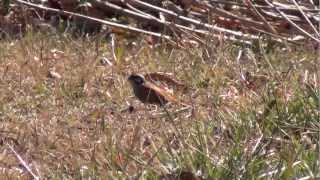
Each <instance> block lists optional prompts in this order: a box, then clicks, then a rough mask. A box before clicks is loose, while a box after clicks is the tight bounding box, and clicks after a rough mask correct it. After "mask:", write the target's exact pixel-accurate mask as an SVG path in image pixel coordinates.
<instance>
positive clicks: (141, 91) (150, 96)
mask: <svg viewBox="0 0 320 180" xmlns="http://www.w3.org/2000/svg"><path fill="white" fill-rule="evenodd" d="M128 81H129V82H130V84H131V86H132V89H133V92H134V94H135V96H136V97H137V98H138V99H139V100H140V101H141V102H143V103H149V104H158V105H160V106H163V105H165V104H166V103H168V102H177V100H176V98H174V97H173V96H171V95H170V94H169V93H167V92H166V91H165V90H163V89H161V88H159V87H158V86H156V85H155V84H153V83H151V82H149V81H146V80H145V78H144V77H143V76H142V75H138V74H132V75H130V76H129V78H128Z"/></svg>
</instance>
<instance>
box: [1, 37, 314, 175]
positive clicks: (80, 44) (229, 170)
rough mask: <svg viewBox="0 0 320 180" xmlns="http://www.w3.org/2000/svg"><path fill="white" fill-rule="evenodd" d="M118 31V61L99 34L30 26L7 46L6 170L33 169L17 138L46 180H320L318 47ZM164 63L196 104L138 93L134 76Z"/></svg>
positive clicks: (3, 56)
mask: <svg viewBox="0 0 320 180" xmlns="http://www.w3.org/2000/svg"><path fill="white" fill-rule="evenodd" d="M117 38H118V39H117V40H116V43H117V45H116V54H115V55H116V57H117V59H116V60H114V59H113V54H112V48H111V44H110V40H109V39H103V38H100V37H90V38H82V39H75V38H72V37H69V36H68V35H50V34H39V33H34V32H30V33H28V35H26V36H25V37H24V38H22V39H19V40H16V39H12V40H2V41H1V42H0V78H1V81H0V121H1V125H0V133H1V136H0V137H1V141H0V142H1V146H0V152H1V156H0V168H1V175H2V177H5V178H7V179H12V178H28V177H30V173H28V171H27V170H26V169H25V167H23V166H24V165H23V164H22V162H21V160H19V159H18V157H17V155H15V154H14V153H13V151H12V150H10V148H9V145H10V146H12V147H13V149H14V150H15V151H16V152H17V154H19V156H21V158H22V159H23V160H24V161H25V162H26V163H27V165H28V166H29V167H30V168H31V170H32V172H33V173H34V174H36V176H39V177H41V178H46V179H47V178H48V179H49V178H53V179H57V178H59V179H60V178H66V179H89V178H94V179H96V178H97V179H98V178H102V177H107V178H108V179H114V178H116V179H123V178H129V179H131V178H137V179H161V178H171V179H175V178H178V177H180V178H181V179H183V178H186V177H187V176H188V177H189V176H194V178H196V177H202V178H204V179H292V178H296V179H299V178H305V179H316V178H319V177H320V171H319V169H320V168H319V167H320V165H319V163H320V160H319V157H320V154H319V145H320V143H319V133H320V132H319V126H320V122H319V119H320V114H319V113H320V112H319V109H320V100H319V97H320V89H319V72H320V70H319V64H318V63H317V62H318V61H319V58H318V57H319V55H318V53H317V52H316V51H313V50H308V49H306V48H304V47H296V46H291V45H288V46H280V45H273V46H265V44H267V42H260V43H257V45H254V46H252V47H242V46H241V45H235V44H230V43H227V42H223V41H220V42H217V43H214V42H208V43H207V44H206V45H199V46H198V47H189V48H186V49H177V48H174V47H172V45H170V44H166V43H163V44H161V45H160V46H158V47H151V46H149V45H148V44H147V43H146V42H145V41H144V40H143V39H142V40H139V39H133V40H125V39H124V38H123V37H121V36H119V37H117ZM130 41H131V42H130ZM239 52H242V56H241V57H240V58H238V55H239ZM103 59H104V60H105V61H102V60H103ZM106 59H107V60H106ZM156 71H163V72H171V73H173V74H174V75H175V77H177V79H180V80H181V81H183V82H184V83H185V84H186V85H187V87H188V91H187V92H184V93H180V94H179V95H177V96H181V99H183V100H184V101H185V102H188V103H189V104H192V108H191V109H189V110H187V111H181V112H180V113H174V112H175V111H177V110H179V109H181V108H182V107H180V106H178V105H169V106H166V107H165V109H163V108H159V107H158V108H155V107H153V106H146V105H144V104H141V103H140V102H139V101H137V99H136V98H134V97H133V95H132V92H131V89H130V86H129V84H128V82H127V80H126V78H127V76H128V75H129V74H130V73H132V72H156ZM50 72H56V73H58V74H59V75H60V76H61V78H58V77H57V76H53V77H50V75H49V74H50ZM51 76H52V75H51ZM129 105H132V106H133V107H134V111H133V112H131V113H130V112H129V111H125V109H126V108H127V107H128V106H129Z"/></svg>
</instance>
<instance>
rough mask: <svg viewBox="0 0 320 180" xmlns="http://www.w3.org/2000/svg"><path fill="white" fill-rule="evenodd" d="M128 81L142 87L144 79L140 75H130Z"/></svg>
mask: <svg viewBox="0 0 320 180" xmlns="http://www.w3.org/2000/svg"><path fill="white" fill-rule="evenodd" d="M128 80H129V81H130V82H131V83H135V84H136V85H142V84H143V83H144V77H143V76H141V75H136V74H132V75H130V76H129V78H128Z"/></svg>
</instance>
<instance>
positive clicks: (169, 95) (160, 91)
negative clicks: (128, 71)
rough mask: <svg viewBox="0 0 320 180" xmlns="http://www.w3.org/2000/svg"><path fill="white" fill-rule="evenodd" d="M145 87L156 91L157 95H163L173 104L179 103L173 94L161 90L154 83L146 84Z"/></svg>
mask: <svg viewBox="0 0 320 180" xmlns="http://www.w3.org/2000/svg"><path fill="white" fill-rule="evenodd" d="M144 85H145V86H146V87H148V88H150V89H152V90H154V91H155V92H156V93H157V94H159V95H162V96H163V97H164V98H165V99H166V100H167V101H170V102H173V103H178V100H177V99H176V98H175V97H173V96H172V95H171V94H169V93H168V92H166V90H164V89H162V88H159V87H158V86H156V85H155V84H153V83H150V82H145V83H144Z"/></svg>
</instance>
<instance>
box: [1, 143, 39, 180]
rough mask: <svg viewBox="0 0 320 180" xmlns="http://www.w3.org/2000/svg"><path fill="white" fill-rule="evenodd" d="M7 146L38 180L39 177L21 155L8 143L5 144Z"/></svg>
mask: <svg viewBox="0 0 320 180" xmlns="http://www.w3.org/2000/svg"><path fill="white" fill-rule="evenodd" d="M7 145H8V147H9V148H10V150H11V151H12V152H13V153H14V155H15V156H16V157H17V158H18V160H19V161H20V163H21V164H22V165H23V167H24V168H25V169H26V170H27V171H28V172H29V173H30V174H31V176H32V177H33V178H34V179H36V180H38V179H40V178H39V177H38V176H37V175H35V174H34V173H33V172H32V170H31V168H30V167H29V165H28V164H27V163H26V162H25V161H24V160H23V159H22V157H21V156H20V155H19V154H18V153H17V152H16V151H15V150H14V149H13V147H12V146H11V145H10V144H7Z"/></svg>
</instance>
